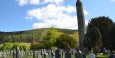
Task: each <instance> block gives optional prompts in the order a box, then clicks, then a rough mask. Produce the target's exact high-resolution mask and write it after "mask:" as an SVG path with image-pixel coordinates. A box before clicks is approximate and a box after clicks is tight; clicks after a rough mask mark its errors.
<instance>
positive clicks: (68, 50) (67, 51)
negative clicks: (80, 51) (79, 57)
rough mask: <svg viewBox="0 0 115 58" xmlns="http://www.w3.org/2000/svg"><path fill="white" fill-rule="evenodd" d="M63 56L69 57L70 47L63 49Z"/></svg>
mask: <svg viewBox="0 0 115 58" xmlns="http://www.w3.org/2000/svg"><path fill="white" fill-rule="evenodd" d="M65 58H71V53H70V48H69V47H67V48H66V51H65Z"/></svg>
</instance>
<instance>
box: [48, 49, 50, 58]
mask: <svg viewBox="0 0 115 58" xmlns="http://www.w3.org/2000/svg"><path fill="white" fill-rule="evenodd" d="M48 58H51V50H48Z"/></svg>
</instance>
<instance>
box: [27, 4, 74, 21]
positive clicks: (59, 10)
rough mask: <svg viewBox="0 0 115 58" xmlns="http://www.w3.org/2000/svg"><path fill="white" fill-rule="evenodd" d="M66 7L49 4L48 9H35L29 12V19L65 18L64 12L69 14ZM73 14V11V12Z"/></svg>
mask: <svg viewBox="0 0 115 58" xmlns="http://www.w3.org/2000/svg"><path fill="white" fill-rule="evenodd" d="M67 8H68V7H65V6H56V5H55V4H49V5H47V6H46V7H42V8H38V9H33V10H29V11H28V14H27V15H28V16H27V17H29V18H37V19H39V20H41V19H49V18H50V19H51V18H53V19H56V18H58V17H60V18H62V17H64V16H65V14H64V11H66V12H68V11H67V10H66V9H67ZM71 12H72V11H71Z"/></svg>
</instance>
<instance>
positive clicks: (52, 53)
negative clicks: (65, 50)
mask: <svg viewBox="0 0 115 58" xmlns="http://www.w3.org/2000/svg"><path fill="white" fill-rule="evenodd" d="M54 55H55V54H54V50H51V58H53V56H54Z"/></svg>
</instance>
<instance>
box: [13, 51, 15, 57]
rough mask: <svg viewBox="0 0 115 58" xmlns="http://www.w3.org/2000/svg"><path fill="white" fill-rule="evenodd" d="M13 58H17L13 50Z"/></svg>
mask: <svg viewBox="0 0 115 58" xmlns="http://www.w3.org/2000/svg"><path fill="white" fill-rule="evenodd" d="M13 58H15V50H13Z"/></svg>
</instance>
